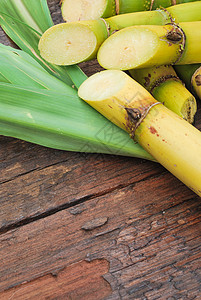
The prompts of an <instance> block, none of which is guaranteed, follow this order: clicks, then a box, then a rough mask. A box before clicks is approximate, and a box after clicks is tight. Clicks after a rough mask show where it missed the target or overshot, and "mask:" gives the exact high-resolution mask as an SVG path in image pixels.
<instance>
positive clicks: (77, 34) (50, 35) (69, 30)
mask: <svg viewBox="0 0 201 300" xmlns="http://www.w3.org/2000/svg"><path fill="white" fill-rule="evenodd" d="M96 47H97V38H96V36H95V34H94V32H93V31H92V30H91V29H90V28H89V27H87V26H86V25H83V24H79V23H62V24H58V25H55V26H53V27H51V28H49V29H48V30H47V31H45V33H44V34H43V35H42V37H41V39H40V41H39V46H38V48H39V51H40V54H41V56H42V57H43V58H44V59H45V60H46V61H48V62H50V63H53V64H56V65H73V64H77V63H80V62H82V61H85V60H87V59H89V57H91V56H92V55H93V53H94V51H95V50H96Z"/></svg>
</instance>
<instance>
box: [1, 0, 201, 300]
mask: <svg viewBox="0 0 201 300" xmlns="http://www.w3.org/2000/svg"><path fill="white" fill-rule="evenodd" d="M48 4H49V6H50V9H51V12H52V16H53V19H54V21H55V22H59V21H61V16H60V7H59V4H58V1H56V0H51V1H49V2H48ZM0 39H1V42H3V43H4V44H11V42H10V41H9V40H8V39H7V38H6V36H5V35H4V34H3V32H2V31H1V32H0ZM82 67H83V70H84V71H85V72H86V73H87V74H88V75H90V74H92V73H93V72H95V70H96V69H97V68H98V65H97V63H96V62H95V61H94V62H92V63H87V64H82ZM200 116H201V109H200V107H199V111H198V114H197V119H196V122H195V126H196V127H198V128H199V129H201V118H200ZM0 174H1V176H0V188H1V189H0V204H1V210H0V233H1V234H0V299H1V300H8V299H12V300H19V299H20V300H26V299H39V300H41V299H58V300H60V299H61V300H62V299H64V300H100V299H107V300H118V299H124V300H127V299H142V300H145V299H148V300H149V299H151V300H153V299H154V300H155V299H167V300H173V299H182V300H184V299H185V300H186V299H189V300H190V299H201V273H200V267H201V260H200V258H201V254H200V250H201V239H200V232H201V226H200V211H199V206H200V198H199V197H198V196H196V195H195V194H194V193H193V192H192V191H190V190H189V189H188V188H187V187H185V186H184V185H183V184H182V183H181V182H180V181H179V180H177V179H176V178H175V177H174V176H172V175H171V174H170V173H169V172H168V171H166V170H165V169H164V168H163V167H161V166H160V165H159V164H157V163H153V162H150V161H145V160H141V159H134V158H125V157H118V156H110V155H97V154H80V153H71V152H64V151H59V150H53V149H47V148H45V147H41V146H38V145H34V144H30V143H27V142H24V141H20V140H16V139H13V138H9V137H3V136H1V137H0Z"/></svg>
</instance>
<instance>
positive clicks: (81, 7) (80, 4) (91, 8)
mask: <svg viewBox="0 0 201 300" xmlns="http://www.w3.org/2000/svg"><path fill="white" fill-rule="evenodd" d="M106 6H107V0H96V1H94V0H76V1H75V0H63V2H62V7H61V11H62V16H63V19H64V20H65V21H67V22H76V21H83V20H96V19H98V18H101V17H102V15H103V13H104V11H105V9H106Z"/></svg>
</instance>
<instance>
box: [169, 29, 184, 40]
mask: <svg viewBox="0 0 201 300" xmlns="http://www.w3.org/2000/svg"><path fill="white" fill-rule="evenodd" d="M166 38H167V39H168V41H171V42H173V43H174V42H179V41H181V40H182V38H183V35H182V34H181V31H180V30H179V29H178V28H177V27H176V28H172V29H171V30H170V31H169V32H168V33H167V35H166Z"/></svg>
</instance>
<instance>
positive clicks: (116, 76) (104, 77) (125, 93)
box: [78, 70, 201, 196]
mask: <svg viewBox="0 0 201 300" xmlns="http://www.w3.org/2000/svg"><path fill="white" fill-rule="evenodd" d="M78 94H79V96H80V97H81V98H82V99H83V100H85V101H86V102H87V103H88V104H90V105H91V106H92V107H94V108H95V109H96V110H98V111H99V112H100V113H101V114H103V115H104V116H105V117H106V118H108V119H110V120H111V121H112V122H113V123H115V124H116V125H117V126H119V127H121V128H123V129H124V130H126V131H127V132H128V133H129V134H130V136H131V137H132V138H134V139H135V140H136V141H137V142H139V144H140V145H141V146H143V148H144V149H146V150H147V151H148V152H149V153H150V154H152V155H153V157H155V158H156V160H157V161H158V162H160V163H161V164H162V165H163V166H164V167H166V168H167V169H168V170H169V171H170V172H172V174H174V175H175V176H176V177H178V178H179V179H180V180H181V181H182V182H184V183H185V184H186V185H187V186H188V187H189V188H190V189H192V190H193V191H194V192H195V193H197V194H198V195H199V196H201V168H200V166H201V132H200V131H199V130H197V129H196V128H195V127H193V126H192V125H190V124H189V123H188V122H186V121H185V120H183V119H182V118H181V117H179V116H177V115H176V114H175V113H173V112H172V111H170V110H169V109H167V108H166V107H165V106H164V105H163V104H161V103H160V102H157V101H156V100H155V99H154V98H153V97H152V96H151V94H149V92H148V91H147V90H145V89H144V88H143V87H142V86H141V85H140V84H139V83H137V82H136V81H134V80H133V79H132V78H131V77H129V76H128V75H127V74H125V73H124V72H122V71H119V70H106V71H102V72H100V73H96V74H95V75H93V76H91V77H90V78H88V79H87V80H86V81H85V82H84V83H83V84H82V85H81V87H80V88H79V90H78Z"/></svg>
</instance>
